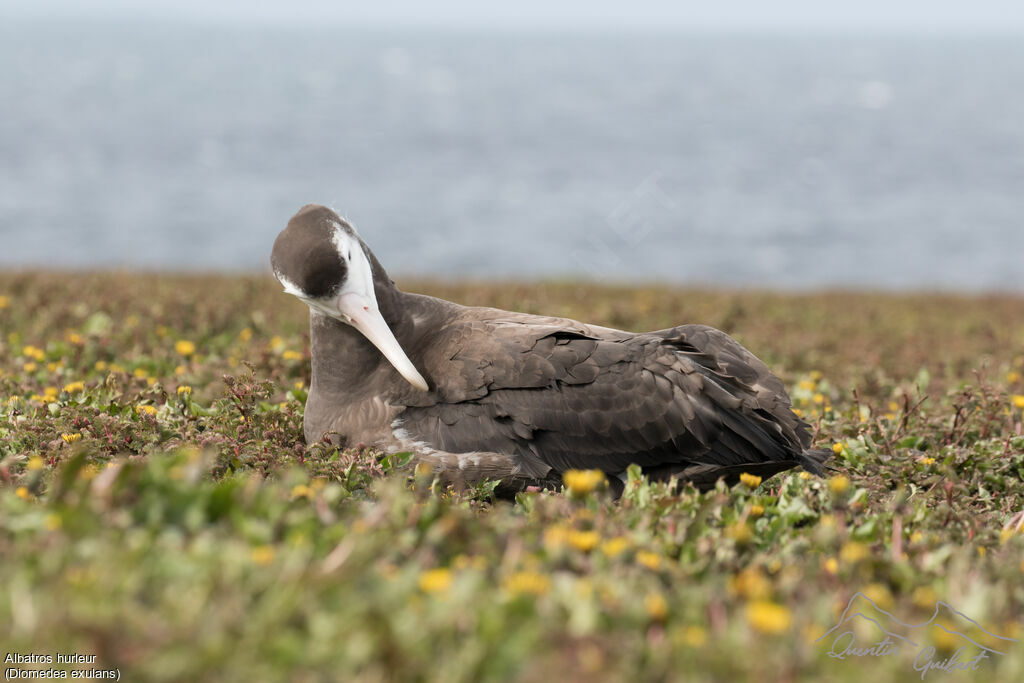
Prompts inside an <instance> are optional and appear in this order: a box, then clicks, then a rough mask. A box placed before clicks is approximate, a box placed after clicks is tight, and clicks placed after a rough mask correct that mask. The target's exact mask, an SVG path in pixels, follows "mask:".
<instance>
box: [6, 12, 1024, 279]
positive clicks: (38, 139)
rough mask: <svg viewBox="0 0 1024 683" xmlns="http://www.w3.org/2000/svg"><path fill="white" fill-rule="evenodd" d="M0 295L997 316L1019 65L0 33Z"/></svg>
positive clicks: (611, 42) (980, 54) (950, 44)
mask: <svg viewBox="0 0 1024 683" xmlns="http://www.w3.org/2000/svg"><path fill="white" fill-rule="evenodd" d="M0 108H2V111H0V267H4V268H10V267H25V266H29V265H36V264H41V265H46V266H50V267H75V268H79V267H90V268H92V267H108V266H127V267H136V268H160V269H172V270H180V269H204V270H209V269H254V268H266V265H265V264H266V261H267V258H268V254H269V250H270V246H271V244H272V242H273V239H274V237H275V236H276V234H277V231H278V230H279V229H280V228H281V227H283V225H284V223H285V222H286V221H287V219H288V217H289V216H290V215H291V214H292V213H293V212H294V211H295V210H296V209H298V208H299V207H300V206H301V205H302V204H305V203H308V202H318V203H326V204H330V205H332V206H334V207H335V208H337V209H338V210H339V211H340V212H341V213H343V214H344V215H347V216H348V217H349V218H350V219H352V220H353V221H354V222H355V224H356V225H357V227H358V228H359V230H360V232H361V233H362V234H363V236H364V238H365V239H366V240H367V241H368V243H369V244H370V245H371V246H372V247H373V249H374V251H375V252H376V253H377V255H378V256H379V257H380V258H381V260H382V261H383V262H384V264H385V265H386V266H387V267H388V268H389V270H391V271H392V272H393V273H399V274H425V275H433V276H439V277H457V276H474V277H480V276H484V277H491V276H493V277H503V278H505V277H539V276H545V277H552V276H553V277H563V276H574V275H584V276H590V277H596V278H601V279H612V280H630V279H632V280H669V281H675V282H698V283H706V284H722V285H730V286H733V285H742V286H768V287H820V286H831V287H835V286H839V287H856V288H871V289H878V288H896V289H902V288H914V289H922V288H943V289H966V290H975V291H976V290H1013V291H1024V38H1021V37H1020V36H1018V37H1001V38H1000V37H978V38H966V37H960V38H940V37H897V36H889V37H869V36H862V37H857V36H846V37H840V36H820V37H800V36H782V35H780V36H741V35H731V36H730V35H684V34H678V35H672V34H646V35H645V34H633V35H625V36H612V35H562V34H526V33H515V32H508V33H495V32H490V33H486V34H473V33H469V32H464V33H450V34H444V33H429V32H419V33H417V32H394V33H387V32H380V31H377V32H365V31H357V30H355V29H348V30H341V29H329V28H326V27H311V28H309V29H307V30H298V29H280V30H277V29H265V28H263V29H261V28H253V27H250V28H245V29H242V28H235V29H229V28H223V27H221V28H212V27H201V26H187V25H166V24H165V25H160V24H148V25H147V24H126V25H120V26H118V25H111V24H108V25H102V24H96V23H82V24H79V25H76V26H73V25H56V26H54V25H44V24H33V23H27V22H21V23H17V22H14V23H8V24H6V25H4V26H0Z"/></svg>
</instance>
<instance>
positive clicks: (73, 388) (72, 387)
mask: <svg viewBox="0 0 1024 683" xmlns="http://www.w3.org/2000/svg"><path fill="white" fill-rule="evenodd" d="M64 391H66V392H68V393H69V394H74V393H76V392H79V391H85V383H84V382H70V383H68V384H65V385H64Z"/></svg>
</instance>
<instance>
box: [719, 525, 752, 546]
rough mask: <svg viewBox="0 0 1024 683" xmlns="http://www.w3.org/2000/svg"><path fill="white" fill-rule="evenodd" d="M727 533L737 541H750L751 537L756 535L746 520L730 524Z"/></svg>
mask: <svg viewBox="0 0 1024 683" xmlns="http://www.w3.org/2000/svg"><path fill="white" fill-rule="evenodd" d="M725 535H726V536H728V537H729V538H731V539H732V540H734V541H736V542H737V543H749V542H750V539H752V538H753V537H754V533H753V532H752V531H751V530H750V527H749V526H748V525H747V524H746V523H744V522H736V523H735V524H730V525H729V526H728V527H727V528H726V530H725Z"/></svg>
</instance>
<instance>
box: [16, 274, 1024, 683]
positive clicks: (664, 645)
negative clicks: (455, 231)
mask: <svg viewBox="0 0 1024 683" xmlns="http://www.w3.org/2000/svg"><path fill="white" fill-rule="evenodd" d="M406 284H407V288H408V289H410V290H413V291H424V292H427V293H431V294H436V295H438V296H442V297H445V298H451V299H454V300H457V301H461V302H464V303H474V304H486V305H493V306H499V307H503V308H513V309H518V310H527V311H531V312H538V313H546V314H555V315H564V316H569V317H575V318H578V319H582V320H585V321H588V322H596V323H601V324H605V325H611V326H616V327H624V328H627V329H655V328H662V327H668V326H671V325H673V324H677V323H680V322H702V323H707V324H710V325H714V326H716V327H720V328H722V329H725V330H726V331H728V332H730V333H731V334H733V335H734V336H736V337H737V338H738V339H739V340H740V341H741V342H742V343H744V344H745V345H747V346H748V347H749V348H750V349H752V350H754V351H755V352H756V353H757V354H758V355H760V356H761V357H762V358H763V359H764V360H765V361H766V362H768V364H769V365H770V366H771V367H773V369H775V370H776V371H777V372H778V374H779V375H780V376H781V377H782V378H783V380H784V381H785V382H786V384H787V386H789V387H790V388H791V390H792V395H793V397H794V404H795V406H796V407H797V409H798V410H800V411H802V412H803V414H804V416H805V417H806V418H807V419H808V420H809V421H810V422H812V423H813V424H814V425H815V426H816V430H817V436H816V442H817V443H818V444H820V445H824V446H826V447H827V446H833V445H835V450H836V452H837V455H836V457H835V458H834V459H833V460H832V463H831V464H832V465H834V467H835V468H837V472H835V473H834V474H833V476H832V478H830V479H827V480H820V479H816V478H813V477H809V476H806V475H801V474H799V473H796V472H794V473H791V474H787V475H780V476H777V477H775V478H773V479H771V480H768V481H765V482H759V481H758V480H757V478H756V477H747V478H745V481H744V483H742V484H740V485H738V486H736V487H734V488H733V489H732V490H727V489H725V488H720V489H719V490H717V491H711V492H709V493H707V494H699V493H697V492H695V491H693V490H690V489H686V490H683V491H682V492H681V493H679V494H675V493H672V492H671V491H670V490H669V489H668V488H667V487H666V486H663V485H650V484H647V483H645V482H644V481H642V480H640V479H639V478H636V477H633V478H631V480H630V481H629V483H628V484H627V488H626V492H625V494H624V496H623V499H622V500H621V501H618V502H613V501H612V500H611V499H610V496H609V494H608V492H607V489H606V488H605V487H604V486H603V482H602V480H601V478H600V477H594V476H591V475H588V474H585V473H579V474H576V475H574V476H573V477H571V478H569V479H568V481H567V483H568V484H569V485H570V487H571V489H570V490H569V491H567V492H565V493H560V492H536V493H527V494H522V495H521V496H520V498H519V500H518V503H517V504H515V505H512V504H509V503H504V502H494V501H491V500H490V498H489V495H488V491H489V487H487V486H479V487H477V488H476V489H474V490H468V491H450V490H441V487H440V486H439V485H438V484H437V483H436V482H434V481H432V479H431V476H430V473H429V472H419V473H417V474H415V475H414V474H413V473H412V472H410V471H409V470H408V469H406V468H402V467H400V465H401V464H402V463H403V462H404V460H405V456H403V455H402V454H382V453H378V452H374V451H361V452H360V451H345V452H338V450H337V449H334V448H331V447H329V446H326V445H324V444H312V445H306V444H304V443H302V440H301V433H302V431H301V423H302V409H303V400H304V399H305V388H306V386H307V382H308V372H309V362H308V361H309V358H308V354H309V350H308V344H307V342H308V340H307V337H306V311H305V309H304V307H303V306H302V305H301V304H299V303H298V302H296V301H295V300H294V299H293V298H292V297H288V296H285V295H283V294H281V293H280V292H279V291H278V288H277V286H276V284H275V283H273V282H272V279H271V278H270V277H269V276H268V277H264V278H242V277H235V278H228V277H171V276H137V275H68V276H64V275H29V274H24V275H19V274H6V275H0V402H2V411H0V645H2V646H3V647H2V648H0V652H2V653H3V656H6V654H7V653H20V654H23V655H25V654H45V653H49V654H52V655H55V654H56V653H62V654H69V653H79V654H96V655H97V656H98V659H97V661H96V663H95V664H87V665H80V666H82V667H84V668H86V669H89V668H114V667H116V668H119V669H120V671H121V675H122V678H123V680H127V681H134V680H150V681H164V680H168V681H169V680H218V681H233V680H238V681H271V680H294V681H307V680H308V681H312V680H325V679H327V680H329V679H337V680H367V681H372V680H395V679H397V680H407V679H414V680H437V681H462V680H479V679H506V678H507V679H513V680H525V681H538V680H548V679H550V678H551V677H552V676H553V675H558V676H560V677H562V676H564V677H566V678H567V679H569V680H590V679H594V680H666V679H686V680H708V681H710V680H794V679H805V678H806V679H811V678H813V679H815V680H817V681H833V680H835V681H846V680H849V681H854V680H863V679H865V678H868V677H871V678H873V679H874V680H877V681H883V680H911V679H913V680H920V678H919V677H920V675H921V674H920V673H919V672H917V671H914V669H913V659H914V653H913V652H911V651H910V650H902V651H900V652H899V653H898V654H892V655H885V656H873V657H848V658H847V659H844V660H840V659H837V658H833V657H829V656H828V651H829V648H830V646H831V639H828V640H825V641H820V642H817V643H816V642H814V641H815V639H816V638H818V637H819V636H820V635H821V634H823V633H825V632H826V631H827V630H828V629H829V628H831V627H832V626H833V625H834V624H835V623H836V620H837V619H838V617H839V615H840V613H841V611H842V609H843V608H844V607H845V606H846V603H847V601H848V600H850V598H851V597H852V596H854V594H855V593H856V592H858V591H860V592H862V593H864V594H865V595H866V596H868V597H870V598H871V599H872V600H873V601H874V604H875V605H877V607H878V608H881V609H884V610H887V611H888V612H890V613H891V614H892V615H894V616H896V617H898V618H899V619H900V620H902V621H903V622H906V623H917V622H922V621H925V620H926V619H928V617H929V616H930V615H931V614H932V613H933V611H934V609H935V602H936V600H938V599H941V600H944V601H946V602H948V603H949V604H950V605H952V606H953V607H955V608H956V609H958V610H960V611H961V612H963V613H964V614H966V615H968V616H969V617H971V618H972V619H974V620H976V621H977V622H978V624H980V626H978V627H971V628H972V629H973V630H972V631H971V632H970V634H969V635H970V636H971V637H972V638H973V639H974V640H975V641H978V642H980V644H982V645H986V644H989V645H992V646H993V647H995V646H996V645H999V647H1000V648H1002V649H1004V650H1005V651H1006V652H1007V654H1006V655H1005V656H1000V655H993V656H991V657H990V658H989V659H988V660H987V661H983V662H981V663H980V665H979V669H978V671H953V672H951V673H944V672H942V671H934V672H930V673H928V674H927V676H926V678H925V680H939V679H941V680H953V681H955V680H968V679H970V680H1024V615H1022V607H1024V533H1019V532H1018V529H1019V527H1020V522H1021V516H1020V513H1022V511H1024V493H1022V491H1024V488H1022V479H1024V436H1022V411H1024V379H1022V374H1024V300H1022V299H1019V298H1016V299H1015V298H1009V297H1004V298H1000V297H988V298H961V297H952V296H923V295H922V296H883V295H853V294H836V295H815V296H810V295H808V296H805V295H781V294H765V293H760V292H733V293H722V292H701V291H677V290H670V289H660V288H645V289H626V288H603V287H592V286H579V285H572V284H551V285H535V286H534V285H531V286H527V285H521V284H508V285H494V284H489V285H481V286H474V285H470V284H466V285H458V286H438V285H430V284H423V283H420V284H418V285H408V283H406ZM876 616H877V614H876ZM947 617H948V618H949V619H954V620H955V616H954V617H951V616H950V615H949V614H948V613H943V615H942V618H943V619H947ZM862 626H863V625H862ZM946 626H947V627H949V629H950V630H957V629H959V630H960V631H961V632H964V624H963V623H960V624H957V623H947V624H946ZM982 627H984V628H985V629H986V630H988V631H990V632H991V633H995V634H998V635H1002V636H1005V637H1011V638H1017V639H1020V640H1021V641H1022V642H1019V643H1016V644H1013V643H1008V642H1007V641H998V639H996V640H993V639H992V638H990V637H988V636H987V635H986V634H985V633H984V631H981V628H982ZM856 635H857V637H858V641H857V642H858V645H859V646H864V647H867V646H868V645H870V644H872V643H873V642H874V641H876V640H878V638H877V635H878V634H877V633H874V634H872V633H864V634H863V635H862V632H861V631H860V630H858V631H856ZM928 643H931V644H933V645H934V647H936V651H935V653H936V654H935V656H934V659H935V660H941V659H944V658H948V657H949V656H951V655H952V654H953V652H954V651H955V650H956V649H957V648H958V647H960V645H961V640H959V639H958V638H957V637H956V636H954V635H951V634H948V633H946V631H943V630H942V629H939V628H935V629H932V630H931V631H930V632H929V633H928V634H927V635H926V636H925V637H924V643H923V644H928ZM1000 643H1002V645H1000ZM972 647H973V646H972ZM976 649H977V648H976V647H974V650H976ZM974 654H975V653H974V652H973V651H971V650H968V652H966V653H965V654H962V655H961V657H960V658H961V660H970V659H971V658H973V656H974ZM10 666H12V665H11V664H9V663H8V664H5V668H8V667H10ZM32 666H38V665H27V664H26V665H23V667H24V668H31V667H32Z"/></svg>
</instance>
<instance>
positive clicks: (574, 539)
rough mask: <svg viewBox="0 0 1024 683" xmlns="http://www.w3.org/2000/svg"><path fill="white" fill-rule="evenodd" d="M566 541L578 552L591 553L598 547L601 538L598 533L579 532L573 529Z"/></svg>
mask: <svg viewBox="0 0 1024 683" xmlns="http://www.w3.org/2000/svg"><path fill="white" fill-rule="evenodd" d="M565 540H566V541H568V543H569V545H571V546H572V547H573V548H575V549H576V550H579V551H580V552H584V553H589V552H590V551H591V550H593V549H594V548H595V547H596V546H597V544H598V542H599V541H600V540H601V536H600V535H599V534H598V533H597V532H596V531H577V530H575V529H573V530H572V531H570V532H569V533H568V534H567V536H566V539H565Z"/></svg>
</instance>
